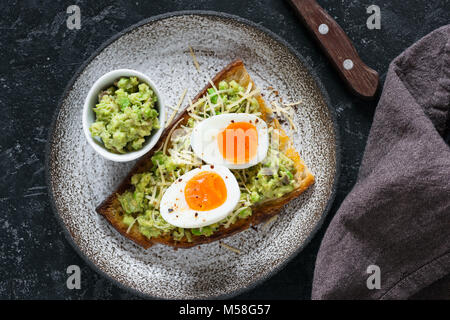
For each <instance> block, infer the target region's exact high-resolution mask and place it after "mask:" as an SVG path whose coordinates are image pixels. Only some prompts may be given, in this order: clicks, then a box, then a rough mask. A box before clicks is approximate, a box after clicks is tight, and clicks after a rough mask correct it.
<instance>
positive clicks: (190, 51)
mask: <svg viewBox="0 0 450 320" xmlns="http://www.w3.org/2000/svg"><path fill="white" fill-rule="evenodd" d="M189 53H190V54H191V57H192V60H193V61H194V65H195V68H196V69H197V71H199V72H200V65H199V64H198V61H197V57H196V56H195V53H194V50H193V49H192V47H191V46H189Z"/></svg>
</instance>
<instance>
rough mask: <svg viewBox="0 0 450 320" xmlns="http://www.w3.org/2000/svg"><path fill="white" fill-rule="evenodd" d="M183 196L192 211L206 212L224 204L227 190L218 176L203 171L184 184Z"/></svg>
mask: <svg viewBox="0 0 450 320" xmlns="http://www.w3.org/2000/svg"><path fill="white" fill-rule="evenodd" d="M184 196H185V198H186V202H187V204H188V206H189V208H191V209H192V210H197V211H208V210H212V209H215V208H217V207H219V206H221V205H222V204H223V203H224V202H225V200H226V199H227V188H226V186H225V182H224V181H223V179H222V177H221V176H220V175H218V174H217V173H215V172H211V171H203V172H200V173H198V174H196V175H195V176H193V177H192V178H191V179H190V180H189V181H188V182H187V183H186V187H185V188H184Z"/></svg>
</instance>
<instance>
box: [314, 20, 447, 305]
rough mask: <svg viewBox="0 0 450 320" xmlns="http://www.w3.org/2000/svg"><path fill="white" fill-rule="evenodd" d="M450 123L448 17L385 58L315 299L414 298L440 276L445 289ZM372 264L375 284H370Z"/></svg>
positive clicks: (319, 264)
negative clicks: (381, 85) (384, 74)
mask: <svg viewBox="0 0 450 320" xmlns="http://www.w3.org/2000/svg"><path fill="white" fill-rule="evenodd" d="M449 129H450V25H447V26H444V27H441V28H439V29H437V30H435V31H433V32H432V33H430V34H429V35H427V36H425V37H424V38H422V39H421V40H419V41H418V42H417V43H416V44H414V45H413V46H412V47H410V48H408V49H407V50H406V51H405V52H404V53H402V54H401V55H400V56H399V57H397V58H396V59H395V60H394V61H393V62H392V63H391V65H390V66H389V71H388V74H387V77H386V82H385V85H384V89H383V93H382V96H381V99H380V101H379V103H378V106H377V110H376V113H375V117H374V121H373V125H372V128H371V131H370V135H369V138H368V143H367V146H366V150H365V153H364V157H363V161H362V164H361V168H360V171H359V174H358V179H357V182H356V184H355V186H354V187H353V190H352V191H351V192H350V193H349V195H348V196H347V197H346V199H345V200H344V202H343V203H342V205H341V207H340V208H339V210H338V212H337V213H336V215H335V217H334V218H333V220H332V221H331V224H330V226H329V228H328V229H327V231H326V234H325V237H324V239H323V241H322V244H321V247H320V249H319V253H318V257H317V261H316V268H315V273H314V282H313V288H312V298H313V299H408V298H417V297H418V296H417V294H418V293H420V291H422V290H425V289H426V288H427V287H430V286H432V285H433V286H435V287H439V285H436V282H438V281H440V280H441V281H446V282H445V283H446V284H447V289H448V290H447V291H448V292H449V295H448V296H447V298H449V297H450V287H448V285H449V284H450V281H447V280H445V279H448V276H447V275H450V148H449V146H448V145H447V144H446V142H445V141H444V139H443V137H442V136H443V135H445V134H448V132H449ZM369 265H376V266H378V267H379V268H380V271H381V272H380V279H381V288H380V289H372V290H370V289H368V287H367V279H368V278H369V277H370V276H371V274H373V271H371V273H368V272H367V268H368V266H369ZM446 276H447V277H446ZM444 285H445V284H444ZM430 290H431V287H430ZM430 290H428V291H430ZM441 292H445V288H444V290H442V288H441ZM428 294H429V292H428ZM414 295H416V296H414ZM436 298H439V296H438V297H436ZM442 298H446V297H445V296H443V297H442Z"/></svg>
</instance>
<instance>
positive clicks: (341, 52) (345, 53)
mask: <svg viewBox="0 0 450 320" xmlns="http://www.w3.org/2000/svg"><path fill="white" fill-rule="evenodd" d="M289 2H290V3H291V5H292V7H293V8H294V10H295V11H296V13H297V14H298V15H299V17H300V18H301V20H302V22H303V24H304V25H305V26H306V27H307V28H308V30H309V31H310V32H311V33H312V35H313V36H314V38H315V39H316V40H317V41H318V43H319V45H320V47H321V48H322V50H323V51H324V52H325V54H326V55H327V57H328V58H329V60H330V61H331V63H332V64H333V66H334V68H335V69H336V71H337V72H338V73H339V75H340V77H341V78H342V79H343V80H344V82H345V83H346V84H347V86H348V87H349V88H350V90H351V91H352V92H353V93H354V94H356V95H357V96H359V97H361V98H365V99H371V98H373V97H374V96H375V94H376V92H377V89H378V86H379V76H378V73H377V72H376V71H375V70H373V69H371V68H370V67H368V66H367V65H366V64H364V62H363V61H362V60H361V58H360V57H359V55H358V53H357V52H356V49H355V47H354V46H353V44H352V42H351V40H350V39H349V38H348V36H347V35H346V34H345V32H344V30H342V28H341V27H340V26H339V25H338V24H337V22H336V21H335V20H334V19H333V18H332V17H331V16H330V15H329V14H328V13H327V12H326V11H325V10H324V9H323V8H322V7H321V6H320V5H319V4H318V3H317V2H316V1H315V0H289Z"/></svg>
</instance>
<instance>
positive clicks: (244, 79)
mask: <svg viewBox="0 0 450 320" xmlns="http://www.w3.org/2000/svg"><path fill="white" fill-rule="evenodd" d="M222 80H225V81H231V80H235V81H236V82H238V83H239V84H240V85H241V86H243V87H247V86H248V84H249V83H252V85H253V87H254V88H255V85H254V83H253V81H252V79H251V78H250V75H249V74H248V73H247V71H246V69H245V67H244V64H243V62H242V61H241V60H235V61H233V62H232V63H230V64H229V65H227V66H226V67H225V68H224V69H223V70H222V71H220V72H219V73H218V74H217V75H216V76H215V77H214V78H213V79H212V82H213V83H214V85H215V86H217V85H218V83H219V82H220V81H222ZM211 87H212V85H211V83H209V84H208V85H206V87H205V88H203V90H201V91H200V92H199V93H198V94H197V96H196V97H195V98H194V100H193V101H192V103H193V104H195V103H196V102H197V101H198V99H200V98H201V97H203V96H204V95H205V94H206V93H207V90H208V89H209V88H211ZM255 98H256V99H257V100H258V102H259V105H260V108H261V113H262V115H261V118H262V119H263V120H265V121H266V122H267V124H268V125H269V126H272V127H274V128H275V129H278V130H279V136H280V140H279V141H280V148H281V151H282V152H283V153H284V154H286V155H287V156H288V157H289V158H290V159H292V160H293V161H294V164H295V168H296V171H297V173H296V175H295V179H296V180H297V182H298V185H299V187H298V188H296V189H294V190H293V191H291V192H290V193H287V194H285V195H284V196H283V197H281V198H278V199H272V200H268V201H265V202H262V203H258V204H257V205H254V206H253V207H252V212H253V213H252V215H251V216H250V217H248V218H245V219H238V220H237V221H236V222H235V223H233V224H232V225H230V226H229V227H228V228H225V227H224V226H223V225H222V226H220V228H219V229H218V230H217V231H216V232H214V233H213V234H212V235H210V236H203V235H199V236H197V235H192V241H191V242H188V241H187V239H186V238H185V237H184V238H182V239H181V240H179V241H176V240H174V239H173V238H172V237H171V236H170V234H168V235H162V236H159V237H157V238H150V239H149V238H147V237H146V236H144V235H143V234H141V233H140V232H139V228H138V226H137V224H135V225H133V226H132V227H131V229H130V230H128V229H129V227H128V226H127V225H126V224H125V223H124V222H123V215H124V211H123V209H122V206H121V204H120V202H119V199H118V195H119V194H122V193H123V192H125V191H126V190H129V189H130V188H132V187H133V186H132V184H131V177H132V176H133V175H134V174H137V173H142V172H145V171H148V170H150V169H151V167H152V161H151V157H152V156H153V155H154V153H155V152H156V151H157V150H159V149H161V147H162V146H163V144H164V142H165V141H166V139H169V141H170V135H171V133H172V132H173V129H176V128H175V126H176V127H178V126H181V125H185V124H186V123H187V121H188V120H189V114H188V110H187V109H188V108H186V109H185V110H184V111H182V112H181V113H180V114H179V115H178V116H177V117H176V118H175V119H174V120H173V121H172V122H171V123H170V125H169V126H168V127H167V128H166V129H165V131H164V132H163V134H162V135H161V138H160V139H159V141H158V143H157V144H156V145H155V146H154V147H153V148H152V150H150V151H149V152H148V153H147V154H145V155H144V156H143V157H142V158H141V159H140V160H139V161H138V162H137V163H136V165H135V166H134V167H133V169H132V170H131V171H130V173H129V174H128V175H127V176H126V178H125V179H124V180H123V181H122V182H121V183H120V185H119V186H118V187H117V189H116V190H115V191H114V192H113V193H112V194H111V195H110V196H108V197H107V198H106V199H105V200H104V201H103V202H102V203H101V204H100V205H99V206H98V207H97V209H96V211H97V212H98V213H99V214H101V215H103V216H104V217H105V218H106V219H107V220H108V221H109V223H111V225H112V226H113V227H114V228H116V229H117V230H118V231H119V232H120V233H121V234H122V235H124V236H125V237H127V238H129V239H131V240H133V241H134V242H135V243H137V244H138V245H140V246H142V247H144V248H149V247H150V246H152V245H153V244H157V243H160V244H165V245H169V246H172V247H175V248H190V247H193V246H197V245H200V244H205V243H209V242H213V241H216V240H219V239H223V238H225V237H228V236H231V235H233V234H235V233H237V232H240V231H243V230H245V229H247V228H249V227H250V226H253V225H257V224H259V223H261V222H264V221H267V220H269V219H270V218H271V217H273V216H275V215H276V214H278V212H279V211H280V210H281V209H282V207H283V206H284V205H285V204H286V203H288V202H289V201H291V200H292V199H294V198H296V197H298V196H299V195H300V194H301V193H302V192H304V191H305V190H306V189H307V188H308V187H309V186H310V185H311V184H313V183H314V176H313V175H312V174H311V172H310V171H309V170H308V168H307V167H306V166H305V164H304V163H303V160H302V159H301V158H300V155H299V154H298V153H297V152H296V151H295V149H293V147H292V146H291V141H290V138H289V137H288V136H287V135H286V133H285V132H284V130H283V129H282V128H281V126H280V124H279V122H278V120H277V119H274V118H273V117H272V111H271V109H270V108H268V106H267V104H266V103H265V102H264V100H263V98H262V96H261V95H260V94H257V95H256V96H255ZM169 144H170V142H169ZM127 231H128V232H127Z"/></svg>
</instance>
